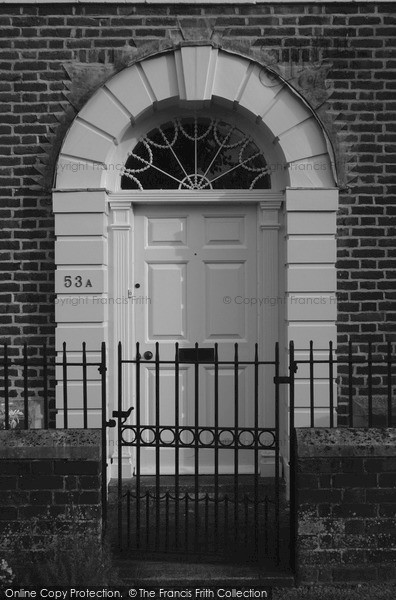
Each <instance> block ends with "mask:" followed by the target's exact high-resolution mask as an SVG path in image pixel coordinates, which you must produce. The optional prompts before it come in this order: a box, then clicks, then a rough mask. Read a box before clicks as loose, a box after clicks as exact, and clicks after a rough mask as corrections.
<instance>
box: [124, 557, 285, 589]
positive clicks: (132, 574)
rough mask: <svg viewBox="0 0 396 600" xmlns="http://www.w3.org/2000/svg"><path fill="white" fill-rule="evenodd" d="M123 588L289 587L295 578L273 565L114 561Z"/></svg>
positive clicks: (269, 563)
mask: <svg viewBox="0 0 396 600" xmlns="http://www.w3.org/2000/svg"><path fill="white" fill-rule="evenodd" d="M115 566H116V567H117V568H118V570H119V573H120V576H121V581H122V583H123V584H124V585H133V586H137V585H138V586H144V587H147V588H150V587H153V588H158V587H165V588H171V587H175V588H176V587H201V588H203V587H218V586H227V587H230V586H236V587H246V586H249V587H252V586H253V587H255V586H256V587H259V586H260V587H266V586H267V587H269V588H271V587H291V586H293V585H294V583H295V582H294V576H293V575H292V574H291V573H290V572H287V571H285V570H283V569H281V568H280V567H278V568H277V567H276V566H275V565H274V564H273V563H272V562H270V561H268V563H263V564H260V565H253V564H252V565H246V564H244V565H237V564H219V563H213V564H207V563H187V562H170V561H160V560H145V561H143V560H136V559H128V558H125V559H122V558H119V559H117V560H116V561H115Z"/></svg>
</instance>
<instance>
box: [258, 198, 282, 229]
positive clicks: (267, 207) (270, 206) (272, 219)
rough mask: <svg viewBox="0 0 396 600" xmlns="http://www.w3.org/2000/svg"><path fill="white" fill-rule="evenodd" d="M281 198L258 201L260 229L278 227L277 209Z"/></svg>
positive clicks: (278, 209) (279, 206)
mask: <svg viewBox="0 0 396 600" xmlns="http://www.w3.org/2000/svg"><path fill="white" fill-rule="evenodd" d="M281 206H282V200H267V201H266V202H260V211H261V215H260V229H279V228H280V223H279V211H280V209H281Z"/></svg>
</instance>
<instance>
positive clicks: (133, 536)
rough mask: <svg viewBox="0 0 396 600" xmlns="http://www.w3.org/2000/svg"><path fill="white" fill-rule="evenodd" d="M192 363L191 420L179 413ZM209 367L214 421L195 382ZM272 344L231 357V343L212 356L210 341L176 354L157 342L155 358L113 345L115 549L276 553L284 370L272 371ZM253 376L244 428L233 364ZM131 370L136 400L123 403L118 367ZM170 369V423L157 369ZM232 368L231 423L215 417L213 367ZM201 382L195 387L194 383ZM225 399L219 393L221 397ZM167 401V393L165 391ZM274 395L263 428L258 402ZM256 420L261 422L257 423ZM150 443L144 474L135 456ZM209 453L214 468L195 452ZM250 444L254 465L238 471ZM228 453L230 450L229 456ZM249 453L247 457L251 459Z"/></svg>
mask: <svg viewBox="0 0 396 600" xmlns="http://www.w3.org/2000/svg"><path fill="white" fill-rule="evenodd" d="M146 364H150V365H151V367H150V368H151V373H152V377H153V378H154V387H153V396H154V397H153V398H152V402H153V407H154V419H153V422H147V411H146V410H143V400H142V368H143V366H144V365H146ZM187 365H190V367H189V368H192V369H193V372H194V389H193V406H194V415H193V419H192V422H188V423H187V424H186V423H185V422H182V419H181V389H180V369H181V368H183V367H184V368H186V366H187ZM203 366H205V368H210V369H212V374H213V407H212V409H213V412H212V415H213V416H212V422H211V423H210V424H208V423H207V422H205V423H204V424H203V423H202V422H201V411H200V399H201V397H202V395H203V393H204V391H203V390H202V389H200V378H199V375H200V369H202V368H203ZM279 367H280V361H279V347H278V344H276V347H275V353H274V359H273V360H271V361H263V360H260V359H259V354H258V345H257V344H256V346H255V353H254V356H253V357H252V360H251V361H245V360H244V361H242V360H240V359H239V356H238V344H235V353H234V357H233V359H232V360H228V361H224V360H221V359H220V357H219V350H218V346H217V344H215V345H214V347H213V349H207V348H205V349H201V348H199V346H198V344H196V345H195V347H193V348H187V349H186V348H179V346H178V344H177V343H176V344H175V355H174V359H173V360H163V359H162V358H161V357H160V348H159V344H158V343H157V344H156V348H155V356H154V357H153V356H152V355H151V356H150V354H147V353H145V355H144V356H141V354H140V347H139V344H136V358H135V359H132V360H131V359H125V358H124V357H123V351H122V346H121V344H119V346H118V410H117V411H115V412H114V413H113V416H114V417H116V418H117V425H118V436H117V439H118V457H119V460H118V482H117V513H118V514H117V519H118V545H119V548H120V550H123V551H128V552H131V553H137V554H138V555H139V556H142V555H143V554H146V555H149V554H155V555H158V554H164V555H166V556H168V557H169V556H172V555H175V554H178V555H180V556H188V555H190V556H194V557H198V556H205V557H210V556H213V557H217V558H219V559H222V560H233V559H236V560H238V562H240V561H243V560H246V561H248V562H252V561H260V560H261V559H264V558H265V557H271V558H273V559H274V560H275V561H276V562H277V563H278V562H279V559H280V531H281V521H282V518H283V516H282V513H283V511H282V510H281V506H282V490H283V484H282V474H281V468H280V461H279V458H280V448H279V402H280V398H279V396H280V387H279V386H280V384H281V383H286V381H285V380H286V379H287V378H282V377H280V375H279ZM241 368H242V369H245V372H246V375H249V376H251V377H252V386H251V390H252V398H251V399H250V402H251V403H252V408H253V411H252V412H253V415H252V416H253V418H252V423H251V424H250V425H249V426H248V427H247V426H246V423H244V424H243V426H241V423H240V418H239V415H240V408H241V406H242V405H243V403H245V402H246V401H247V398H245V397H244V396H243V393H241V388H242V386H241V384H240V369H241ZM126 369H129V370H130V375H131V376H132V380H133V387H134V406H131V407H130V408H129V409H128V410H126V411H125V410H123V406H125V404H126V403H125V400H124V392H123V378H124V375H125V370H126ZM163 369H166V370H167V374H168V376H169V374H170V373H171V377H172V378H174V384H173V396H174V397H173V398H172V405H173V415H172V425H169V420H168V422H167V423H161V419H160V414H161V412H160V407H161V402H163V401H164V399H163V398H162V397H161V387H160V377H161V373H162V370H163ZM221 369H228V370H229V372H230V371H231V373H230V374H231V376H232V379H233V393H232V396H233V397H232V399H231V401H232V405H233V424H232V426H230V425H229V424H228V425H227V426H225V425H224V424H222V423H221V422H220V418H219V415H220V405H221V390H220V386H219V372H220V371H221ZM263 369H267V370H269V371H267V373H270V377H271V384H273V387H272V395H271V396H272V397H271V398H270V399H269V398H264V396H263V390H262V389H261V388H262V385H261V382H262V371H263ZM201 387H202V386H201ZM223 397H224V396H223ZM166 401H167V402H168V406H169V398H167V399H166ZM269 401H271V402H273V423H272V426H270V427H265V426H261V425H262V418H261V417H259V415H260V412H261V409H260V405H261V406H262V405H263V403H264V402H269ZM260 419H261V423H260ZM126 447H130V448H131V449H132V454H133V457H132V459H133V462H134V465H135V466H134V476H133V477H132V479H125V478H124V479H123V465H122V460H121V457H122V455H123V452H125V450H124V449H125V448H126ZM147 449H151V450H150V452H151V453H152V459H153V464H152V474H147V472H146V473H145V472H143V473H142V456H143V455H144V453H145V452H146V451H147ZM169 450H171V452H172V457H173V459H172V473H171V474H169V473H168V474H164V473H163V471H162V469H161V456H162V454H163V453H164V452H165V451H166V452H168V455H169ZM185 450H189V451H190V454H191V455H192V456H193V473H192V475H186V474H182V472H181V470H180V464H181V455H182V453H183V451H185ZM264 450H265V451H266V455H267V457H268V456H270V457H273V460H272V461H271V463H272V464H273V473H272V475H271V476H269V477H265V478H263V477H261V476H260V455H261V453H262V451H264ZM208 451H210V456H211V460H212V469H211V471H212V472H210V473H209V474H208V473H202V469H201V468H200V455H202V453H203V452H206V454H207V453H208ZM246 452H249V453H250V455H249V456H250V457H251V470H250V471H251V472H250V473H242V472H241V468H240V465H241V457H242V456H243V455H244V453H246ZM228 453H231V454H228ZM225 454H227V455H228V456H231V457H232V460H231V461H229V463H230V462H231V464H232V469H231V473H228V474H224V473H222V467H221V461H220V456H221V455H223V456H225ZM249 460H250V459H249Z"/></svg>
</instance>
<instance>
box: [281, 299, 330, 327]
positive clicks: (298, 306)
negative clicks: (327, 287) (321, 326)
mask: <svg viewBox="0 0 396 600" xmlns="http://www.w3.org/2000/svg"><path fill="white" fill-rule="evenodd" d="M286 314H287V318H288V320H289V321H333V320H334V321H335V320H336V318H337V297H336V295H335V294H314V293H311V294H309V293H305V294H301V293H298V294H293V293H291V294H288V295H287V296H286Z"/></svg>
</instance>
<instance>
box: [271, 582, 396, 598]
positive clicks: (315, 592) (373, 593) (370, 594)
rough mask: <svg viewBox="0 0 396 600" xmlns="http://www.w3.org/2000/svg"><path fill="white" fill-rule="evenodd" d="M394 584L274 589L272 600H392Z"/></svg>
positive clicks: (394, 592) (395, 585)
mask: <svg viewBox="0 0 396 600" xmlns="http://www.w3.org/2000/svg"><path fill="white" fill-rule="evenodd" d="M395 598H396V582H385V583H364V584H356V585H349V584H343V585H315V586H312V587H308V586H300V587H298V588H285V589H276V590H274V591H273V600H394V599H395Z"/></svg>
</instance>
